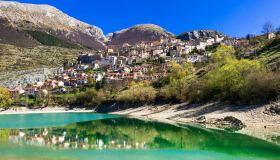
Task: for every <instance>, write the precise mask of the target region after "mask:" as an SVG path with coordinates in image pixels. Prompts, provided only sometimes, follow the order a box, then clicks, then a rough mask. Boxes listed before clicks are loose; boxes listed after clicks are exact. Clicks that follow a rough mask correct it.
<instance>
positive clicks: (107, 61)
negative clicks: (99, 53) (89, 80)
mask: <svg viewBox="0 0 280 160" xmlns="http://www.w3.org/2000/svg"><path fill="white" fill-rule="evenodd" d="M116 64H117V57H116V56H107V57H105V58H102V59H101V66H110V67H112V66H114V65H116Z"/></svg>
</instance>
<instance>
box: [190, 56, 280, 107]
mask: <svg viewBox="0 0 280 160" xmlns="http://www.w3.org/2000/svg"><path fill="white" fill-rule="evenodd" d="M279 85H280V81H279V74H276V73H272V72H268V71H267V70H266V69H265V67H264V66H263V65H262V64H261V63H260V62H258V61H253V60H244V59H242V60H236V59H232V60H230V61H228V62H227V63H226V64H225V65H222V66H220V67H218V68H216V69H214V70H212V71H210V72H209V73H208V74H207V75H206V77H204V79H202V80H200V81H198V82H196V83H193V84H192V85H191V87H190V89H189V90H190V91H191V93H190V95H189V96H190V100H191V101H193V102H201V101H210V100H221V101H229V102H231V103H260V102H265V101H269V100H271V99H273V98H276V97H277V95H279Z"/></svg>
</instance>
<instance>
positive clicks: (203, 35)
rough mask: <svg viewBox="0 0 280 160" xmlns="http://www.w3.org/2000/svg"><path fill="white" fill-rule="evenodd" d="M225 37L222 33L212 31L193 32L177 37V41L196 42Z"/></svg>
mask: <svg viewBox="0 0 280 160" xmlns="http://www.w3.org/2000/svg"><path fill="white" fill-rule="evenodd" d="M216 36H218V37H226V36H225V35H224V34H223V33H220V32H218V31H214V30H194V31H191V32H185V33H182V34H180V35H178V36H177V38H178V39H181V40H183V41H192V40H194V41H196V40H203V39H208V38H216Z"/></svg>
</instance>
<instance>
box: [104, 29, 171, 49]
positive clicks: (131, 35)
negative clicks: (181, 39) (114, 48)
mask: <svg viewBox="0 0 280 160" xmlns="http://www.w3.org/2000/svg"><path fill="white" fill-rule="evenodd" d="M161 37H163V38H167V37H173V34H172V33H169V32H167V31H166V30H165V29H163V28H161V27H160V26H157V25H154V24H142V25H136V26H133V27H131V28H128V29H124V30H121V31H118V32H115V33H113V35H112V37H111V41H109V42H108V44H110V45H122V44H124V43H129V44H135V43H138V42H141V41H155V40H159V39H160V38H161Z"/></svg>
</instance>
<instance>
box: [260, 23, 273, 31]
mask: <svg viewBox="0 0 280 160" xmlns="http://www.w3.org/2000/svg"><path fill="white" fill-rule="evenodd" d="M273 31H274V26H273V24H272V23H271V22H266V23H265V24H264V25H263V30H262V33H264V34H268V33H272V32H273Z"/></svg>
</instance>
